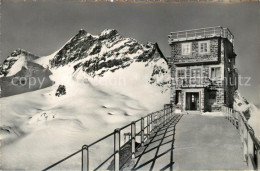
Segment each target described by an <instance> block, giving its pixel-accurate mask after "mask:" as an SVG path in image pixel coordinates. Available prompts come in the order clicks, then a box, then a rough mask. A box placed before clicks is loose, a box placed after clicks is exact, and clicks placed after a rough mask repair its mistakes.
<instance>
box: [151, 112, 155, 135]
mask: <svg viewBox="0 0 260 171" xmlns="http://www.w3.org/2000/svg"><path fill="white" fill-rule="evenodd" d="M153 114H154V113H152V114H151V131H152V130H153V122H154V121H153Z"/></svg>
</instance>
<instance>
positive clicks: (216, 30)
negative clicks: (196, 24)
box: [168, 26, 234, 45]
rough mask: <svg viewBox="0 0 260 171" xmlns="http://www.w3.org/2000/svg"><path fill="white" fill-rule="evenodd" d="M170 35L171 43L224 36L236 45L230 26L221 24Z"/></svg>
mask: <svg viewBox="0 0 260 171" xmlns="http://www.w3.org/2000/svg"><path fill="white" fill-rule="evenodd" d="M168 37H169V39H168V41H169V44H172V43H174V42H179V41H186V40H196V39H203V38H213V37H222V38H227V39H228V40H229V41H230V42H231V43H232V44H233V45H234V36H233V34H232V33H231V32H230V30H229V29H228V28H223V27H221V26H216V27H207V28H200V29H193V30H184V31H177V32H171V33H170V35H169V36H168Z"/></svg>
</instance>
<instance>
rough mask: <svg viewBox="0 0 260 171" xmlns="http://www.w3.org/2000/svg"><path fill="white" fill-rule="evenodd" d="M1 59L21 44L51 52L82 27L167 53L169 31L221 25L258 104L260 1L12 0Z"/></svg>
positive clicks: (5, 12) (245, 90)
mask: <svg viewBox="0 0 260 171" xmlns="http://www.w3.org/2000/svg"><path fill="white" fill-rule="evenodd" d="M1 8H2V9H1V14H2V20H1V33H2V39H1V50H2V54H1V57H0V62H2V61H3V60H4V59H5V58H6V57H7V56H8V55H9V54H10V53H11V52H12V51H13V50H15V49H17V48H22V49H25V50H28V51H30V52H32V53H34V54H36V55H40V56H44V55H49V54H51V53H53V52H54V51H56V50H57V49H58V48H60V47H61V46H62V45H63V44H64V43H66V42H67V41H68V39H69V38H71V37H72V36H74V35H75V34H76V33H77V32H78V30H79V29H81V28H83V29H85V30H86V31H88V32H90V33H91V34H99V33H100V32H101V31H102V30H104V29H105V28H114V29H117V30H118V31H119V33H120V34H121V35H123V36H125V37H132V38H134V39H136V40H137V41H139V42H141V43H146V42H148V41H150V42H157V43H158V44H159V47H160V48H161V50H162V52H163V53H164V55H166V56H167V55H169V54H170V48H169V45H168V42H167V35H168V34H169V32H171V31H178V30H185V29H193V28H201V27H210V26H223V27H228V28H229V29H230V30H231V32H232V33H233V34H234V36H235V51H236V53H237V55H238V56H237V63H236V65H237V68H238V69H239V73H240V74H241V75H242V76H244V77H252V79H251V81H250V84H251V86H250V87H245V86H240V87H239V89H240V91H241V93H242V94H243V95H244V96H245V97H246V98H247V99H248V100H249V101H252V102H254V103H257V104H259V102H260V74H259V68H260V66H259V64H260V3H244V4H232V5H224V4H112V3H82V2H75V1H74V2H72V1H71V2H60V1H59V2H58V1H55V2H54V1H52V2H10V1H7V0H4V2H3V3H2V7H1Z"/></svg>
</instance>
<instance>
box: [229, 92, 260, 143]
mask: <svg viewBox="0 0 260 171" xmlns="http://www.w3.org/2000/svg"><path fill="white" fill-rule="evenodd" d="M234 97H235V101H234V105H233V107H234V109H235V110H237V111H240V112H242V113H243V114H244V115H245V117H246V118H249V119H248V123H249V125H250V126H251V127H252V128H253V129H254V132H255V135H256V137H257V138H258V139H260V127H259V125H260V110H259V109H258V108H257V107H256V106H255V105H254V104H252V103H249V102H248V101H247V100H246V99H245V98H244V97H243V96H242V95H241V94H240V93H239V92H238V91H237V92H236V93H235V96H234Z"/></svg>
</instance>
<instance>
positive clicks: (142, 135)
mask: <svg viewBox="0 0 260 171" xmlns="http://www.w3.org/2000/svg"><path fill="white" fill-rule="evenodd" d="M143 145H144V118H143V117H142V118H141V146H143Z"/></svg>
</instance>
